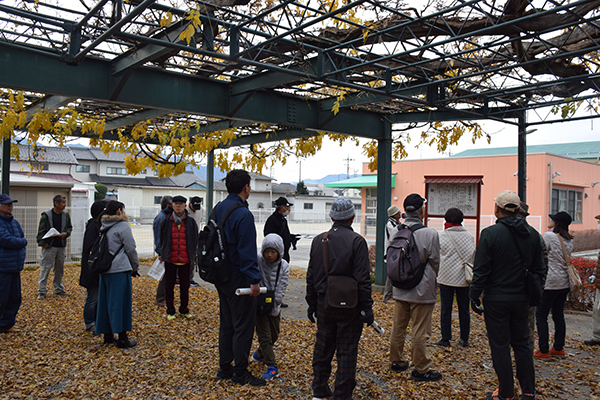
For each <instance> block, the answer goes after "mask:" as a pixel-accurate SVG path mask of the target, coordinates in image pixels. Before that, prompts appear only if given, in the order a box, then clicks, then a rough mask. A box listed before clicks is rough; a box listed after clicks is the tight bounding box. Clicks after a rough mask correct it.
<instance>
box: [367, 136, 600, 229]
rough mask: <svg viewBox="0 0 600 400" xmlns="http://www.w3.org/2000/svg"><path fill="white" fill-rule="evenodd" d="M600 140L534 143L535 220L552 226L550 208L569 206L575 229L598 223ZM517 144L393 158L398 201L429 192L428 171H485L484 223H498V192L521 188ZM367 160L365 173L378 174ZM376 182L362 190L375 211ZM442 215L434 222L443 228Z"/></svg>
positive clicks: (531, 201) (530, 193)
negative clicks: (420, 157)
mask: <svg viewBox="0 0 600 400" xmlns="http://www.w3.org/2000/svg"><path fill="white" fill-rule="evenodd" d="M599 160H600V142H585V143H565V144H556V145H541V146H528V155H527V192H526V193H527V204H528V205H529V213H530V214H531V216H530V217H528V221H529V223H530V224H531V225H532V226H534V227H535V228H537V229H540V230H541V231H545V230H546V226H547V224H548V219H549V218H548V214H549V213H555V212H558V211H567V212H568V213H569V214H570V215H571V217H572V218H573V223H572V224H571V230H573V231H579V230H585V229H597V226H598V222H597V220H596V219H595V218H594V216H596V215H598V214H600V184H599V183H600V164H599ZM517 170H518V167H517V148H516V147H514V148H497V149H482V150H468V151H465V152H462V153H459V154H457V155H455V156H453V157H450V158H440V159H429V160H405V161H398V162H395V163H394V164H392V172H393V173H394V175H395V178H396V179H395V187H393V188H392V204H395V205H397V206H398V207H400V208H402V203H403V201H404V198H405V197H406V196H407V195H408V194H410V193H419V194H421V195H423V196H425V194H426V193H425V186H426V185H425V182H424V180H425V177H426V176H456V177H460V176H474V175H481V176H483V178H482V181H483V186H482V187H481V216H482V217H481V227H480V228H481V229H483V228H485V227H486V226H488V225H490V224H492V223H494V221H495V219H494V218H493V217H492V216H493V213H494V198H495V197H496V194H497V193H498V192H499V191H501V190H504V189H509V190H513V191H515V192H517V176H516V172H517ZM374 173H376V171H370V170H369V169H368V164H366V163H365V164H363V175H367V174H374ZM376 196H377V188H376V187H372V188H371V187H367V188H365V190H363V191H362V209H363V210H364V211H365V213H367V214H369V213H373V212H374V210H375V208H376V204H377V202H376ZM438 224H441V221H436V220H435V219H434V220H431V221H430V226H432V227H434V228H436V229H442V228H441V225H440V226H439V227H438V226H437V225H438Z"/></svg>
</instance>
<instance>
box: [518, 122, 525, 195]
mask: <svg viewBox="0 0 600 400" xmlns="http://www.w3.org/2000/svg"><path fill="white" fill-rule="evenodd" d="M518 148H519V149H518V157H517V158H518V166H519V171H518V177H519V181H518V186H519V187H518V190H519V192H518V194H519V197H520V198H521V201H523V202H524V203H527V115H526V114H525V111H523V113H522V114H521V116H520V117H519V145H518Z"/></svg>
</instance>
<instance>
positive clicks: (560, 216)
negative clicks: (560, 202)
mask: <svg viewBox="0 0 600 400" xmlns="http://www.w3.org/2000/svg"><path fill="white" fill-rule="evenodd" d="M548 216H549V217H550V218H551V219H552V221H554V222H556V225H558V226H560V227H561V228H563V229H564V230H566V231H568V230H569V225H571V222H573V218H571V216H570V215H569V214H567V213H566V212H564V211H561V212H558V213H556V214H548Z"/></svg>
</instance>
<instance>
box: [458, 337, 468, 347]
mask: <svg viewBox="0 0 600 400" xmlns="http://www.w3.org/2000/svg"><path fill="white" fill-rule="evenodd" d="M458 344H459V346H461V347H469V341H468V340H463V339H458Z"/></svg>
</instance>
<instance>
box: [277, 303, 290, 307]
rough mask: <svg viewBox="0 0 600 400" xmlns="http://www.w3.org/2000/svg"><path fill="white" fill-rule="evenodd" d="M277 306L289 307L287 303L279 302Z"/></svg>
mask: <svg viewBox="0 0 600 400" xmlns="http://www.w3.org/2000/svg"><path fill="white" fill-rule="evenodd" d="M279 307H281V308H288V307H289V305H288V304H287V303H281V304H280V305H279Z"/></svg>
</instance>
